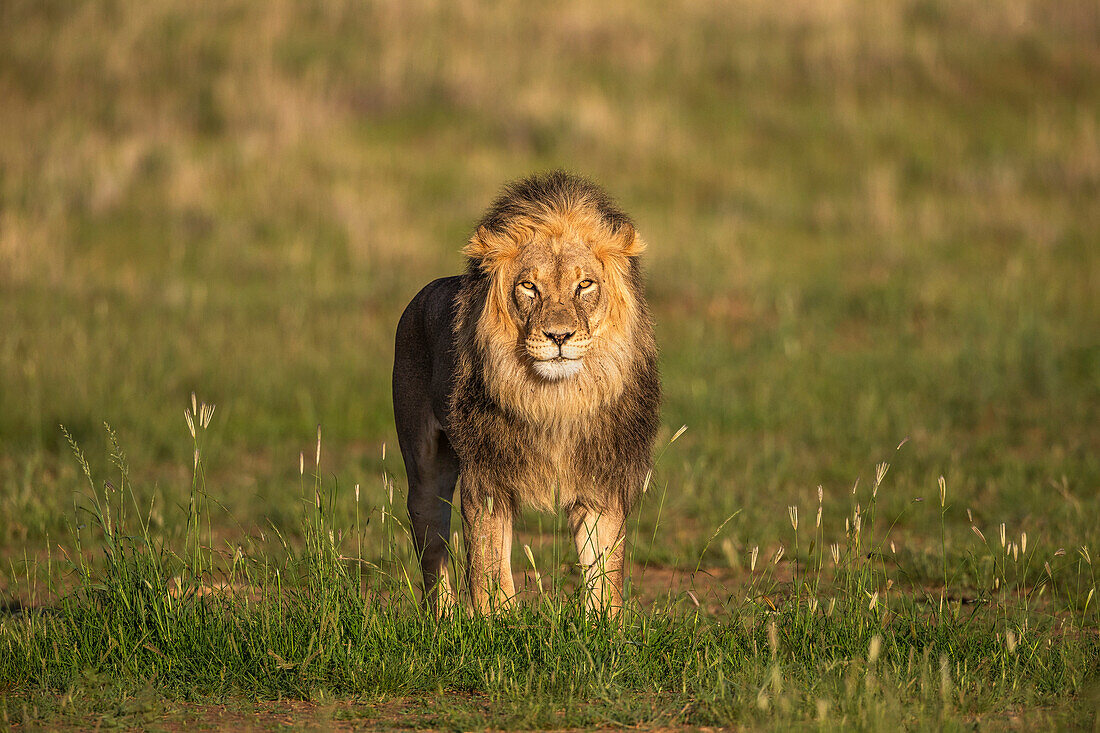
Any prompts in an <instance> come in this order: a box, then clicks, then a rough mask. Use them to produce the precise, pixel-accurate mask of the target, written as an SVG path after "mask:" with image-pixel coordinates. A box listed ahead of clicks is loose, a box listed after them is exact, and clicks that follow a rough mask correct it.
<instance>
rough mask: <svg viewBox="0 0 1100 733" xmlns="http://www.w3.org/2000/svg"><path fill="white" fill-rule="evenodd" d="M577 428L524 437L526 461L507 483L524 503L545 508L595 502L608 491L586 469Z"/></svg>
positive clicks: (531, 433) (547, 431)
mask: <svg viewBox="0 0 1100 733" xmlns="http://www.w3.org/2000/svg"><path fill="white" fill-rule="evenodd" d="M584 438H585V436H583V435H582V434H579V432H578V431H576V430H570V429H558V430H552V429H551V430H546V429H541V430H536V431H531V432H528V434H527V435H526V436H524V438H523V442H526V446H522V445H517V446H516V448H517V449H519V450H523V453H524V457H525V460H523V461H522V462H521V463H520V464H519V467H518V470H517V471H516V472H515V475H514V476H512V477H511V480H510V481H509V482H508V483H509V484H510V485H511V488H512V490H513V491H514V492H515V496H516V499H518V500H519V503H520V504H521V505H526V506H531V507H534V508H537V509H542V510H545V511H553V510H554V509H556V508H558V507H568V506H572V505H573V504H576V503H592V502H594V501H596V502H597V503H601V502H599V499H600V497H601V495H602V494H603V493H606V491H607V487H604V486H600V485H599V484H598V482H597V480H596V478H595V477H594V476H592V475H590V474H591V472H590V471H589V470H587V468H588V467H587V466H586V464H587V461H586V460H584V457H583V454H584V450H583V444H584V442H585V439H584Z"/></svg>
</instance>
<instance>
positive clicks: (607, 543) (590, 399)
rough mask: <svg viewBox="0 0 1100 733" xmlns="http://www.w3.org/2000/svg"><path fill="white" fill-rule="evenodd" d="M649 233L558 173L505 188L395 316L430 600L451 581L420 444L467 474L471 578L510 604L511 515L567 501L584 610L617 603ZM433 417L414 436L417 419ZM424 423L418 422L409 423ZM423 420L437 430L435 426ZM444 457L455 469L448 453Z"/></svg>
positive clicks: (398, 388) (640, 433)
mask: <svg viewBox="0 0 1100 733" xmlns="http://www.w3.org/2000/svg"><path fill="white" fill-rule="evenodd" d="M644 249H645V243H644V242H643V240H642V238H641V237H640V236H639V235H638V234H637V232H636V231H635V229H634V226H633V224H632V223H631V222H630V220H629V219H628V218H627V217H626V216H625V214H623V213H622V212H621V211H619V210H618V209H617V208H616V207H615V206H614V204H613V203H611V201H610V199H608V198H607V196H606V194H604V193H603V192H602V190H600V189H599V188H598V187H596V186H595V185H593V184H591V183H588V182H587V181H584V180H583V179H578V178H575V177H572V176H569V175H567V174H563V173H552V174H548V175H546V176H533V177H531V178H529V179H525V180H523V181H518V182H516V183H514V184H510V185H509V186H508V187H507V188H506V189H505V192H504V194H502V196H501V197H500V198H498V199H497V201H496V202H494V204H493V206H492V207H491V208H490V210H489V211H488V212H487V213H486V215H485V218H484V219H483V220H482V223H481V224H480V225H479V226H478V228H477V230H476V231H475V233H474V235H473V236H472V237H471V238H470V240H469V242H468V244H467V245H466V248H465V250H464V251H465V253H466V255H467V256H468V257H469V267H468V269H467V272H466V274H465V275H463V276H462V277H461V278H449V279H446V280H440V281H436V283H433V284H432V285H429V286H428V287H427V288H425V290H424V291H422V292H421V294H420V295H418V296H417V298H416V299H414V300H413V302H412V303H411V304H410V306H409V308H408V309H407V310H406V312H405V315H404V316H402V323H401V325H400V326H399V328H398V339H397V350H396V356H395V362H394V409H395V416H396V417H397V423H398V434H399V437H400V438H401V449H402V454H403V455H404V456H405V460H406V467H407V468H408V469H409V475H410V486H409V508H410V515H411V516H412V517H413V525H414V538H415V539H416V540H417V546H418V551H419V552H421V554H422V557H423V558H424V560H423V561H422V567H423V570H424V578H425V598H426V600H427V602H428V603H429V604H432V605H434V603H435V598H436V595H435V594H436V593H441V592H445V591H444V590H440V589H441V588H443V583H444V582H445V575H444V574H443V573H442V571H441V569H440V567H439V564H440V557H441V556H440V548H441V547H444V546H445V541H446V536H447V533H446V529H445V528H444V522H445V520H446V516H445V515H446V514H447V513H446V512H443V511H442V510H440V509H439V508H438V506H439V505H438V502H439V501H444V502H449V501H450V492H451V491H453V484H452V485H451V487H450V489H448V488H447V487H446V486H445V485H444V486H443V487H442V489H441V488H440V486H441V484H440V482H439V481H437V480H436V479H435V477H438V476H440V475H446V474H445V473H444V472H442V471H440V470H439V469H438V467H437V466H436V464H435V462H434V460H435V459H433V460H429V461H424V460H423V459H422V457H421V456H422V454H423V449H422V446H423V445H425V444H429V445H432V446H436V445H438V446H441V447H440V448H439V449H438V451H437V452H438V453H439V455H441V456H442V457H443V459H446V461H450V458H449V456H450V455H451V454H450V453H448V451H453V455H454V456H455V457H456V460H457V465H458V466H459V469H460V473H461V479H462V480H461V486H462V492H461V503H460V506H461V510H462V517H463V528H464V537H465V540H466V547H467V582H468V585H469V588H470V591H471V597H472V600H473V603H474V606H475V607H476V608H479V609H482V610H489V609H491V608H493V607H497V606H500V605H506V604H507V603H508V602H509V601H510V597H511V595H512V593H513V589H512V580H511V573H510V566H509V550H510V547H511V531H512V517H513V516H514V514H515V512H516V511H517V509H518V507H519V506H520V505H522V504H526V505H530V506H534V507H537V508H540V509H544V510H554V509H556V508H558V507H561V508H564V509H565V510H566V511H567V512H568V514H569V517H570V524H571V526H572V527H573V529H574V532H575V535H576V538H577V547H578V552H579V555H580V558H581V560H582V565H584V567H585V573H584V575H585V584H586V588H587V589H588V593H589V600H590V606H592V607H596V606H609V607H611V608H617V607H618V606H619V605H621V599H622V576H623V571H624V568H623V558H624V549H623V540H624V531H625V522H626V517H627V515H628V514H629V511H630V509H631V508H632V505H633V502H634V498H635V497H636V496H637V494H638V491H639V490H640V488H641V484H642V481H643V480H644V476H645V474H646V472H647V470H648V469H649V466H650V460H651V459H650V450H651V446H652V441H653V436H654V434H655V432H656V426H657V410H658V405H659V400H660V383H659V381H658V378H657V370H656V347H655V344H654V340H653V332H652V325H651V323H650V320H649V316H648V311H647V309H646V307H645V300H644V297H643V292H642V285H641V275H640V268H639V265H638V257H639V255H640V254H641V253H642V252H643V251H644ZM428 413H431V414H432V415H435V416H436V417H437V419H438V423H439V425H440V426H441V428H440V431H439V432H438V434H435V433H433V434H430V435H429V434H425V432H424V429H423V427H422V426H423V425H425V424H426V423H425V421H424V419H423V416H424V415H425V414H428ZM418 420H419V422H418ZM429 432H431V431H429ZM447 465H448V466H450V465H451V463H449V462H448V463H447Z"/></svg>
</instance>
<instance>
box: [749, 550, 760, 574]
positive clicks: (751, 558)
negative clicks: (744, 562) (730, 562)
mask: <svg viewBox="0 0 1100 733" xmlns="http://www.w3.org/2000/svg"><path fill="white" fill-rule="evenodd" d="M759 555H760V545H756V546H755V547H753V548H752V552H751V553H750V554H749V572H753V573H754V572H756V558H757V556H759Z"/></svg>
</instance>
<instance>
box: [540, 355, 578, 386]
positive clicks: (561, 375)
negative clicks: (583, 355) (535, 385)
mask: <svg viewBox="0 0 1100 733" xmlns="http://www.w3.org/2000/svg"><path fill="white" fill-rule="evenodd" d="M582 367H583V364H582V363H581V360H580V358H575V359H570V358H569V357H567V356H561V355H559V356H555V357H553V358H550V359H535V360H534V368H535V372H536V373H537V374H538V375H539V376H540V377H543V378H544V379H549V380H551V381H555V380H558V379H566V378H568V377H572V376H574V375H575V374H577V373H578V372H580V370H581V368H582Z"/></svg>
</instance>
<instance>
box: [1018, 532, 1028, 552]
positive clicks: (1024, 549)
mask: <svg viewBox="0 0 1100 733" xmlns="http://www.w3.org/2000/svg"><path fill="white" fill-rule="evenodd" d="M1020 552H1022V553H1023V554H1025V555H1026V554H1027V532H1021V533H1020Z"/></svg>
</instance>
